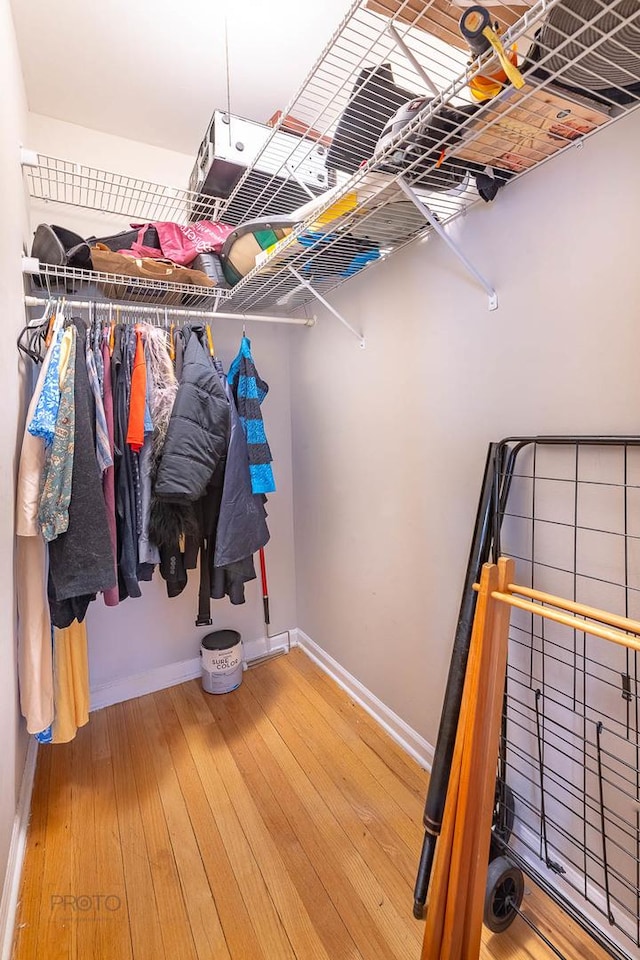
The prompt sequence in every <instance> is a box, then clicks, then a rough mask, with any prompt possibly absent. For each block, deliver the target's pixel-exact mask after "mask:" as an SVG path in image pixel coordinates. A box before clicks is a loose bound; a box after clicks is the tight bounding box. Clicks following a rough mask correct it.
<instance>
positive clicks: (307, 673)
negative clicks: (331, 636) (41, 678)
mask: <svg viewBox="0 0 640 960" xmlns="http://www.w3.org/2000/svg"><path fill="white" fill-rule="evenodd" d="M426 785H427V775H426V774H425V773H424V771H422V770H421V769H420V768H419V767H418V766H417V764H415V763H414V762H413V761H412V760H411V758H410V757H408V756H407V755H406V754H404V753H403V752H402V751H401V750H400V749H399V748H398V747H397V746H396V745H395V744H394V743H393V741H391V740H390V739H389V738H388V737H387V736H386V734H385V733H384V732H383V731H382V730H381V729H380V727H378V726H377V724H376V723H375V722H374V721H373V720H372V719H371V718H370V717H369V716H368V715H367V714H366V713H365V712H364V711H363V710H361V709H360V708H359V707H357V706H356V705H355V704H354V703H353V702H352V701H351V700H350V699H349V697H348V696H347V695H346V694H345V693H344V692H343V691H342V690H341V689H340V688H339V687H337V686H336V685H335V684H334V683H333V682H332V681H331V680H330V679H329V678H328V677H326V676H325V675H324V674H323V673H322V672H321V671H320V670H319V669H318V668H316V666H315V665H314V664H313V663H312V662H311V661H310V660H309V659H307V657H305V655H304V654H303V653H302V652H300V651H299V650H294V651H293V652H292V653H291V654H290V655H289V656H288V657H282V658H280V659H278V660H274V661H272V662H270V663H265V664H263V665H261V666H260V667H257V668H256V669H254V670H250V671H248V672H247V673H246V674H245V677H244V681H243V683H242V686H241V687H240V688H239V689H238V690H237V691H235V692H234V693H232V694H229V695H227V696H222V697H213V696H209V695H208V694H206V693H204V692H203V691H202V689H201V687H200V684H199V682H198V681H191V682H190V683H185V684H182V685H181V686H179V687H173V688H171V689H170V690H163V691H161V692H160V693H156V694H151V695H149V696H146V697H141V698H139V699H138V700H131V701H129V702H127V703H124V704H118V705H116V706H113V707H108V708H107V709H105V710H100V711H98V712H96V713H93V714H92V715H91V721H90V723H89V725H88V726H87V727H85V728H83V729H82V730H80V731H79V734H78V736H77V738H76V740H75V741H73V742H72V743H70V744H64V745H57V746H55V747H42V748H41V749H40V751H39V757H38V766H37V771H36V782H35V789H34V795H33V805H32V818H31V824H30V828H29V836H28V845H27V855H26V860H25V869H24V874H23V881H22V891H21V901H20V906H19V913H18V919H17V929H16V942H15V950H14V960H33V958H38V960H63V958H65V960H66V958H74V960H76V958H77V960H147V958H149V960H162V958H166V960H412V958H415V960H418V958H419V957H420V950H421V942H422V932H423V924H422V923H421V922H419V921H417V920H415V919H413V917H412V914H411V904H412V902H413V896H412V888H413V881H414V875H415V869H416V865H417V861H418V855H419V851H420V844H421V840H422V833H421V826H420V824H421V817H422V807H423V803H424V796H425V792H426ZM525 904H526V909H527V911H528V912H530V913H537V914H539V915H540V916H541V917H542V918H543V921H544V923H545V924H546V929H554V936H556V935H559V936H560V939H561V943H562V946H563V948H564V949H565V950H566V951H567V956H569V957H571V956H574V957H576V958H577V957H581V958H587V960H598V958H600V957H603V956H604V954H602V953H601V952H599V951H597V950H595V948H594V947H592V946H590V941H588V940H586V939H585V938H584V935H583V934H581V933H580V932H579V931H578V932H577V933H576V932H575V930H574V929H573V928H572V925H571V924H570V922H569V921H568V920H567V918H566V917H565V916H564V915H562V914H560V913H559V912H558V911H557V910H556V908H554V907H553V906H552V905H550V904H548V903H547V901H546V898H543V897H542V896H541V894H539V893H538V892H537V891H535V890H531V891H529V892H528V893H527V895H526V898H525ZM483 936H484V940H483V957H484V958H487V960H488V958H493V960H506V958H510V957H522V958H524V960H542V958H547V957H551V956H552V954H551V952H550V951H548V950H547V948H545V947H544V945H543V944H542V943H541V942H540V941H539V940H538V939H537V938H536V937H535V936H534V935H533V934H532V933H531V932H530V931H529V930H528V928H527V927H526V926H525V924H524V923H523V922H522V921H516V923H515V924H514V925H513V926H512V927H511V928H510V929H509V930H508V931H507V932H506V933H504V934H502V935H501V936H499V937H497V936H491V935H489V934H487V933H486V931H485V932H484V935H483ZM572 951H573V953H572Z"/></svg>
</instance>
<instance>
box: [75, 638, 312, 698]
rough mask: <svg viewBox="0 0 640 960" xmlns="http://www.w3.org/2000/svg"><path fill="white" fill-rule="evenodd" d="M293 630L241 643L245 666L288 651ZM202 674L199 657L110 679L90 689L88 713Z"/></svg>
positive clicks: (172, 685) (173, 685)
mask: <svg viewBox="0 0 640 960" xmlns="http://www.w3.org/2000/svg"><path fill="white" fill-rule="evenodd" d="M292 633H293V631H285V632H284V633H279V634H277V636H274V637H257V638H256V639H255V640H243V642H242V646H243V652H244V658H245V662H246V663H251V661H252V660H256V659H257V658H258V657H263V656H265V655H267V654H269V653H275V652H277V651H280V650H286V649H288V646H289V643H288V637H289V635H290V634H292ZM201 673H202V666H201V663H200V657H193V658H192V659H191V660H179V661H178V662H177V663H168V664H166V665H165V666H163V667H152V668H151V669H150V670H145V671H144V673H135V674H133V675H132V676H130V677H123V678H122V679H118V680H110V681H109V682H108V683H102V684H100V685H99V686H96V687H94V688H93V689H92V690H91V710H101V709H102V708H103V707H110V706H111V705H112V704H114V703H124V701H125V700H133V699H134V698H135V697H143V696H145V694H147V693H155V692H156V690H164V689H165V688H166V687H175V686H176V684H178V683H185V682H186V681H187V680H193V679H195V678H196V677H199V676H200V674H201Z"/></svg>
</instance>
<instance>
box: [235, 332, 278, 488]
mask: <svg viewBox="0 0 640 960" xmlns="http://www.w3.org/2000/svg"><path fill="white" fill-rule="evenodd" d="M228 379H229V385H230V386H231V389H232V391H233V396H234V399H235V401H236V406H237V408H238V413H239V415H240V420H241V422H242V426H243V427H244V432H245V435H246V438H247V447H248V451H249V470H250V473H251V489H252V490H253V492H254V493H274V492H275V489H276V484H275V480H274V477H273V469H272V467H271V463H272V460H273V457H272V456H271V450H270V449H269V444H268V442H267V436H266V433H265V429H264V421H263V419H262V412H261V410H260V406H261V404H262V401H263V400H264V398H265V397H266V395H267V393H268V392H269V384H268V383H266V382H265V381H264V380H262V379H261V378H260V375H259V374H258V371H257V370H256V365H255V363H254V361H253V357H252V355H251V341H250V340H249V338H248V337H245V336H243V337H242V340H241V342H240V351H239V353H238V355H237V357H236V358H235V360H234V361H233V363H232V364H231V366H230V367H229V374H228Z"/></svg>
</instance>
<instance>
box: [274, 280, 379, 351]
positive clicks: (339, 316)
mask: <svg viewBox="0 0 640 960" xmlns="http://www.w3.org/2000/svg"><path fill="white" fill-rule="evenodd" d="M289 272H290V273H292V274H293V276H294V277H295V278H296V280H297V281H298V283H299V284H301V285H302V286H303V287H306V288H307V290H308V291H309V293H310V294H311V295H312V296H313V297H315V299H316V300H317V301H318V302H319V303H321V304H322V306H323V307H326V309H327V310H328V311H329V313H332V314H333V315H334V317H336V318H337V319H338V320H339V321H340V323H341V324H342V325H343V326H344V327H346V328H347V330H348V331H349V333H352V334H353V335H354V337H356V338H357V339H358V340H359V341H360V346H361V347H362V349H363V350H364V348H365V346H366V343H365V339H364V337H363V336H362V334H361V333H358V331H357V330H356V329H355V327H352V326H351V324H350V323H348V322H347V321H346V320H345V318H344V317H343V316H342V314H341V313H338V311H337V310H336V309H335V308H334V307H332V306H331V304H330V303H329V301H328V300H325V298H324V297H323V296H322V294H320V293H318V291H317V290H315V289H314V288H313V287H312V285H311V284H310V283H309V281H308V280H307V279H306V278H305V277H303V276H302V275H301V274H299V273H298V271H297V270H295V269H294V268H293V267H292V266H289Z"/></svg>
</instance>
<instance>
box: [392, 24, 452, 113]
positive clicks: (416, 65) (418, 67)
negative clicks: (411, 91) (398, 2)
mask: <svg viewBox="0 0 640 960" xmlns="http://www.w3.org/2000/svg"><path fill="white" fill-rule="evenodd" d="M387 33H388V34H389V36H391V37H393V40H394V42H395V44H396V46H397V47H398V48H399V49H400V50H402V52H403V53H404V55H405V57H406V58H407V60H408V61H409V63H410V64H411V66H412V67H413V69H414V70H415V71H416V73H417V74H418V76H419V77H420V78H421V79H422V81H423V82H424V84H425V86H427V87H428V89H429V90H430V91H431V93H432V94H433V95H434V97H439V96H440V91H439V90H438V88H437V87H436V85H435V83H434V82H433V80H432V79H431V77H430V76H429V74H428V73H427V71H426V70H425V69H424V67H423V66H422V64H421V63H420V61H419V60H418V58H417V57H416V55H415V54H414V53H413V51H412V50H410V49H409V47H408V46H407V45H406V43H405V42H404V40H403V39H402V37H401V36H400V34H399V33H398V31H397V30H396V28H395V26H394V24H393V23H391V22H390V23H389V24H388V26H387Z"/></svg>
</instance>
